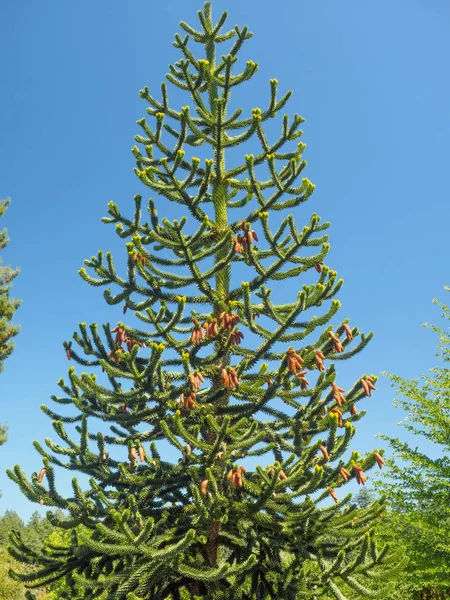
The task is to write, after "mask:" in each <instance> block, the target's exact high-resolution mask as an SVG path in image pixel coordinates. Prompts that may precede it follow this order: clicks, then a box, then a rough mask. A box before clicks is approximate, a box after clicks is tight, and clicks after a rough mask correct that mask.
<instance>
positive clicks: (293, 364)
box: [286, 348, 305, 375]
mask: <svg viewBox="0 0 450 600" xmlns="http://www.w3.org/2000/svg"><path fill="white" fill-rule="evenodd" d="M286 354H287V367H288V369H289V371H290V372H291V373H293V374H294V375H297V371H298V370H301V369H302V365H303V363H304V362H305V361H304V360H303V358H302V357H301V356H300V355H299V354H297V353H296V352H295V350H294V349H293V348H289V350H288V351H287V352H286Z"/></svg>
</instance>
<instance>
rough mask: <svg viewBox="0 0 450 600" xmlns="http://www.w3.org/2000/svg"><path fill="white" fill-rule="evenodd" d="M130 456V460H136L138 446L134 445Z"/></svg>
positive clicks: (129, 452)
mask: <svg viewBox="0 0 450 600" xmlns="http://www.w3.org/2000/svg"><path fill="white" fill-rule="evenodd" d="M128 458H129V459H130V460H136V448H135V447H134V446H132V447H131V448H130V449H129V451H128Z"/></svg>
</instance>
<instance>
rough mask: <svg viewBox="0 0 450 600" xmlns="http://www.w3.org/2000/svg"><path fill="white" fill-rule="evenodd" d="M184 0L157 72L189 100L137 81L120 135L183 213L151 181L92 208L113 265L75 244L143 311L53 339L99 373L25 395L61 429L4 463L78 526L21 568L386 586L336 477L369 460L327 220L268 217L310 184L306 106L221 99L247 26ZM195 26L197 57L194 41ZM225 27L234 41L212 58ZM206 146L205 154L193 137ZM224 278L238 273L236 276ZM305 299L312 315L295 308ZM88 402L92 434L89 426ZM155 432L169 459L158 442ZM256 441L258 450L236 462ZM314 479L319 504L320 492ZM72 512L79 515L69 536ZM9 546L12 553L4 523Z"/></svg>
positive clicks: (158, 580)
mask: <svg viewBox="0 0 450 600" xmlns="http://www.w3.org/2000/svg"><path fill="white" fill-rule="evenodd" d="M199 18H200V29H199V30H195V29H193V28H192V27H190V26H189V25H187V24H186V23H181V27H182V28H183V29H184V30H185V32H186V34H187V35H186V36H185V37H181V36H180V35H176V36H175V42H174V45H175V47H176V48H178V49H179V50H180V52H181V54H182V58H181V59H180V60H179V61H178V62H177V63H176V64H175V65H173V66H171V67H170V73H169V74H168V75H167V78H168V80H169V82H170V83H172V84H173V85H174V86H176V87H177V88H178V89H180V90H182V91H183V92H186V93H187V94H188V95H189V96H190V98H191V101H192V102H193V105H194V107H195V114H194V113H193V111H191V109H190V107H189V106H187V105H186V106H183V107H182V108H181V110H180V111H177V110H175V109H174V108H171V106H170V105H169V99H168V92H167V86H166V84H165V83H163V84H162V98H161V100H157V99H156V98H154V97H153V96H152V95H151V94H150V92H149V90H148V89H147V88H145V89H143V90H142V91H141V93H140V94H141V97H142V98H143V99H145V100H146V101H147V102H148V103H149V108H148V109H147V113H148V115H149V117H150V119H152V120H154V124H155V125H154V128H153V129H152V128H151V126H150V124H149V123H148V122H147V120H146V119H142V120H140V121H138V124H139V125H140V127H141V128H142V135H138V136H137V137H136V141H137V142H138V143H139V144H142V145H143V146H144V148H145V150H144V153H141V151H140V150H139V149H138V148H137V147H136V146H135V147H134V148H133V150H132V151H133V154H134V156H135V157H136V161H137V169H136V175H137V176H138V178H139V179H140V181H141V182H142V183H143V184H144V185H145V186H147V187H148V188H150V190H152V192H154V193H156V194H157V195H158V201H157V205H158V206H157V207H158V209H160V208H161V209H164V208H166V207H167V206H168V205H169V204H172V205H173V206H179V207H180V209H181V210H184V211H186V212H187V213H189V216H190V219H192V220H193V223H194V225H191V224H190V223H189V222H188V217H187V216H186V215H180V217H179V218H178V219H174V220H172V221H171V220H169V219H167V218H160V216H159V215H158V213H157V207H156V203H155V201H154V200H153V199H150V200H149V203H148V216H149V218H148V220H144V219H143V217H142V210H141V206H142V199H141V196H135V198H134V200H135V212H134V216H133V217H132V218H128V217H126V216H125V215H124V214H122V212H121V211H120V210H119V208H118V207H117V205H116V204H115V203H114V202H110V203H109V205H108V206H109V215H110V216H109V217H108V218H105V219H104V221H105V222H106V223H114V224H116V232H117V234H118V235H119V237H120V238H121V239H123V240H129V241H127V243H126V248H127V254H128V265H127V269H128V271H127V276H126V277H125V278H122V277H120V276H119V274H118V273H117V271H116V266H115V264H114V261H113V258H112V255H111V253H107V254H106V256H105V257H104V255H103V253H102V252H99V253H98V255H97V256H94V257H92V258H91V259H90V260H87V261H85V264H86V265H87V266H88V267H90V268H92V269H93V270H94V272H95V273H96V277H93V276H91V275H89V274H88V273H87V271H86V270H85V269H81V271H80V274H81V276H82V277H83V278H84V279H85V280H86V281H87V282H88V283H89V284H91V285H93V286H96V287H98V286H108V285H111V284H114V285H115V286H118V288H119V291H118V293H117V294H112V293H111V291H110V290H109V289H107V290H106V291H105V299H106V302H107V303H108V304H109V305H112V306H116V305H123V309H124V313H125V312H126V310H128V311H130V312H129V313H128V317H129V316H130V313H131V311H132V312H133V313H134V315H135V316H136V317H137V319H138V321H136V322H137V323H140V324H141V325H136V326H133V325H131V324H130V323H125V322H122V321H119V323H118V324H117V326H116V327H111V326H110V325H109V324H106V325H105V326H104V327H103V332H104V338H103V337H102V336H101V335H100V331H99V328H98V325H97V324H92V325H90V326H89V327H87V325H86V324H85V323H81V324H80V332H79V333H75V334H74V340H75V342H76V344H77V345H78V347H79V348H81V351H80V350H78V348H77V349H76V347H75V346H72V342H69V343H65V350H66V353H67V357H68V359H69V360H74V361H76V362H77V363H78V364H80V365H82V366H84V367H86V368H88V369H90V370H91V369H93V368H99V367H100V368H102V369H103V371H104V374H103V375H102V374H99V376H98V377H97V375H96V374H95V373H92V372H91V373H81V375H78V374H77V373H76V372H75V369H74V367H71V368H70V369H69V381H68V382H66V381H63V380H61V381H60V382H59V384H60V387H61V388H62V390H63V391H64V396H63V397H53V400H54V401H55V402H56V403H57V404H59V405H68V406H71V407H72V408H74V409H75V411H76V413H73V412H72V414H71V415H70V416H63V415H60V414H59V413H56V412H53V411H52V410H50V409H49V408H47V407H45V406H44V407H43V410H44V412H46V413H47V414H48V415H49V416H50V418H51V419H52V422H53V427H54V430H55V432H56V433H57V435H58V436H59V437H60V439H61V440H62V442H63V444H62V445H58V444H56V443H54V442H53V441H51V440H50V439H47V440H46V445H47V447H48V449H45V448H43V447H42V446H41V445H40V444H39V443H37V442H35V447H36V448H37V450H38V452H39V453H40V454H41V455H42V457H43V467H42V469H41V471H40V472H39V474H37V473H34V474H33V475H32V477H31V480H29V479H28V478H27V476H26V474H25V473H24V472H23V471H22V470H21V469H20V467H19V466H17V465H16V467H15V468H14V470H13V471H9V472H8V475H9V476H10V477H11V479H13V480H14V481H15V482H17V483H18V485H19V486H20V488H21V490H22V492H23V493H24V494H25V495H26V496H27V497H28V498H29V499H30V500H31V501H33V502H40V503H41V504H45V505H47V506H57V507H60V508H62V509H65V510H68V511H69V512H70V518H69V519H68V520H58V519H56V518H55V517H54V516H53V515H52V514H51V513H50V514H49V518H50V519H51V520H52V522H53V523H54V524H55V525H57V526H59V527H62V528H66V529H67V528H72V529H73V532H74V534H73V536H72V538H71V542H70V544H68V545H67V547H66V548H65V549H64V550H61V548H58V549H57V550H55V551H54V552H53V553H52V551H51V550H49V551H47V552H46V553H44V554H43V555H42V556H41V558H40V562H41V566H42V568H41V569H40V570H39V572H37V573H36V574H35V576H34V580H33V579H32V578H31V577H28V579H27V580H26V581H27V583H28V585H40V584H42V583H46V582H48V581H51V580H54V579H56V578H57V577H63V576H67V580H68V581H69V583H70V585H71V586H73V588H72V589H73V590H74V591H73V597H83V598H98V597H103V596H102V594H104V595H105V597H107V598H108V599H110V600H112V599H114V600H122V599H125V598H127V599H128V600H137V599H139V598H141V599H145V600H150V599H154V600H157V599H163V598H171V599H172V600H180V599H184V598H211V599H219V598H223V599H227V600H233V599H234V600H244V599H248V600H250V599H251V600H256V599H259V598H267V599H275V598H276V599H278V600H282V599H286V600H287V599H294V598H318V597H322V596H323V595H331V596H333V597H334V598H337V599H338V600H342V599H344V598H345V597H347V596H344V594H343V593H342V592H341V591H340V586H341V584H342V586H344V587H345V589H348V590H350V593H352V592H351V591H352V590H353V592H357V593H358V594H361V595H363V596H368V597H372V598H374V597H385V596H384V595H383V590H382V589H381V588H380V585H379V579H376V580H375V579H374V578H375V577H379V576H380V572H381V573H383V570H382V569H383V567H382V566H381V561H382V558H383V557H384V555H385V554H386V548H384V549H383V550H382V551H381V552H379V551H378V550H377V548H376V545H375V542H374V540H373V538H372V537H371V535H370V527H371V525H372V524H373V523H374V521H375V520H376V518H377V516H378V514H379V513H380V511H382V510H383V504H382V502H381V503H380V502H375V503H374V504H373V505H372V506H371V507H369V508H367V509H366V510H365V511H360V512H358V515H359V519H358V521H357V522H356V521H355V519H354V517H355V514H356V512H357V511H358V509H357V508H356V507H352V508H350V509H348V510H346V511H343V510H342V507H343V506H344V505H345V504H346V503H347V502H348V500H349V498H350V495H345V493H340V492H339V488H341V487H342V486H343V485H344V484H345V483H346V482H347V481H348V479H350V478H356V479H357V480H358V482H359V483H361V484H364V483H365V472H366V471H367V470H368V469H370V468H371V467H373V466H374V465H375V464H376V462H378V463H380V464H381V463H382V460H383V459H382V457H381V453H377V452H374V453H369V454H368V455H367V456H364V457H363V456H361V455H360V454H359V453H358V452H356V451H353V452H352V453H351V454H350V456H347V458H344V454H345V453H346V452H347V450H348V448H349V445H350V442H351V440H352V438H353V436H354V434H355V427H354V423H355V422H356V421H358V420H359V419H360V418H361V417H362V416H363V415H364V412H360V413H357V410H356V404H357V403H358V402H359V401H360V400H362V399H363V398H364V397H366V396H370V395H371V391H372V390H373V389H375V386H374V383H375V381H376V377H375V376H373V375H371V376H367V375H363V376H361V377H359V378H358V379H357V381H356V383H355V384H354V385H353V386H352V387H351V389H349V390H348V391H347V393H346V394H345V396H344V390H343V389H342V388H341V387H340V386H339V384H338V380H337V378H336V370H335V367H334V362H335V361H337V360H342V359H346V358H349V357H351V356H352V355H354V354H355V353H357V352H359V351H360V350H362V349H363V348H364V346H365V345H366V344H367V342H368V341H369V339H370V338H371V334H370V335H367V336H365V335H364V334H359V332H358V330H357V328H356V327H352V328H351V327H350V326H349V325H348V319H345V320H344V321H342V322H341V323H340V324H339V325H338V327H337V328H336V329H335V330H334V331H333V326H332V325H330V321H331V320H332V319H333V318H334V317H335V315H336V314H337V312H338V309H339V307H340V303H339V302H338V301H337V300H335V299H333V298H334V296H335V295H336V294H337V292H338V290H339V288H340V287H341V285H342V280H338V279H337V274H336V271H333V270H332V269H330V268H329V267H328V266H326V265H325V264H324V260H325V257H326V255H327V253H328V251H329V245H328V243H327V236H326V235H325V233H324V232H325V231H326V229H328V227H329V223H321V222H320V218H319V217H318V216H317V215H316V214H314V215H312V217H311V218H310V221H309V224H308V225H305V226H304V227H303V229H301V230H299V229H298V228H297V227H296V225H295V221H294V218H293V216H292V215H287V216H285V217H284V219H282V220H281V221H280V220H279V219H278V224H276V222H277V215H278V214H279V213H280V212H282V211H285V210H286V209H291V208H295V207H297V206H299V205H301V204H303V203H304V202H305V201H306V200H307V199H308V198H309V196H310V195H311V193H312V192H313V189H314V186H313V185H312V184H311V183H310V181H309V180H308V179H306V178H303V179H302V181H301V182H300V184H299V185H296V183H295V182H296V180H297V179H298V177H299V176H300V175H301V174H302V172H303V170H304V167H305V165H306V163H305V161H304V160H303V158H302V154H303V151H304V148H305V145H304V144H303V143H302V142H300V143H298V142H297V144H295V145H294V146H293V147H291V146H290V142H294V141H295V140H298V138H299V137H300V136H301V133H302V132H301V130H300V125H301V123H302V122H303V119H302V118H301V117H300V116H298V115H295V116H294V118H293V119H292V120H290V119H289V118H288V116H287V115H285V116H284V117H283V119H282V125H281V135H280V137H279V139H277V140H276V141H274V142H271V141H269V139H268V136H267V135H266V133H265V130H264V124H265V123H266V121H268V120H269V119H273V118H274V117H276V116H277V114H278V113H279V111H280V110H281V109H282V108H283V107H284V106H285V104H286V102H287V101H288V99H289V98H290V96H291V92H288V93H286V94H285V95H284V96H282V97H281V98H279V97H278V95H277V89H278V82H277V80H276V79H272V80H271V81H270V98H269V102H268V107H267V108H266V109H260V108H254V109H253V111H252V114H251V116H249V117H242V112H243V110H242V109H238V110H235V111H234V112H232V111H231V110H230V95H231V93H232V92H233V91H234V90H235V88H236V87H237V86H240V85H243V84H245V83H246V82H248V80H250V79H251V78H252V77H253V75H254V74H255V73H256V71H257V68H258V66H257V64H256V63H255V62H253V61H248V62H247V63H246V65H245V67H244V70H243V71H242V72H241V73H238V74H235V73H234V72H233V69H234V67H235V64H236V61H237V60H238V53H239V51H240V50H241V47H242V45H243V43H244V42H245V40H247V39H249V38H250V37H251V35H252V34H251V33H250V32H249V31H248V29H247V27H244V28H242V29H240V28H239V27H235V28H234V29H232V30H231V31H229V32H225V33H222V27H223V25H224V23H225V21H226V18H227V13H226V12H225V13H224V14H223V15H222V16H221V18H220V19H219V21H218V23H217V24H215V25H214V24H213V21H212V17H211V5H210V3H206V4H205V8H204V11H200V12H199ZM191 38H193V40H194V41H195V42H197V43H198V44H199V45H200V46H201V47H202V48H203V49H204V51H205V54H204V58H200V59H198V58H196V56H195V55H194V54H193V53H192V51H191V49H190V46H189V44H188V42H189V40H190V39H191ZM227 40H233V42H232V46H231V49H230V50H229V52H228V53H227V54H224V55H222V57H221V59H219V58H218V56H219V55H218V46H220V45H221V44H222V43H223V42H226V41H227ZM166 138H167V139H168V140H170V139H172V140H174V147H173V148H170V146H169V142H168V141H166ZM251 138H254V139H255V141H256V143H259V145H260V149H259V150H258V151H257V152H256V153H255V154H250V153H248V154H247V155H246V156H245V159H244V160H243V162H240V163H239V164H236V165H235V166H230V164H229V161H226V157H228V158H229V159H230V160H233V157H234V159H236V160H237V159H238V157H239V156H241V155H240V154H239V152H240V149H241V147H242V146H243V145H244V144H245V143H247V142H249V140H250V139H251ZM204 149H205V156H206V160H205V161H204V163H203V164H202V161H201V160H200V158H197V157H196V156H195V155H194V156H192V155H191V154H193V153H194V152H195V153H200V152H203V150H204ZM264 173H265V178H263V176H264ZM163 199H165V200H166V201H167V202H166V204H164V203H163ZM169 211H172V214H173V208H169ZM271 219H274V220H275V225H274V226H271V225H270V224H269V222H270V220H271ZM260 242H261V245H259V244H260ZM314 252H315V253H314ZM300 253H302V254H300ZM236 276H239V279H241V278H244V277H247V276H248V280H247V281H244V282H243V283H242V284H240V285H239V284H237V285H235V278H236ZM308 277H309V278H310V279H311V283H310V284H306V283H305V285H304V286H303V288H302V289H301V290H300V291H299V292H298V294H297V297H296V298H294V299H293V300H291V301H285V302H284V303H279V302H278V301H277V299H276V298H275V296H276V295H277V294H276V292H277V291H278V292H279V291H280V286H283V285H284V283H285V282H287V281H288V280H292V281H299V280H300V278H305V279H304V281H305V280H306V279H307V278H308ZM270 282H273V284H275V285H276V286H277V287H278V290H275V292H274V293H273V292H272V289H271V288H270V287H268V286H269V283H270ZM294 285H295V284H294ZM286 291H287V290H284V289H283V291H282V294H281V295H282V296H284V295H286ZM278 295H280V294H278ZM322 305H327V306H328V307H327V308H326V309H325V310H324V311H323V314H321V315H320V316H311V315H310V314H309V315H308V310H309V309H312V308H313V307H321V306H322ZM358 336H360V337H359V341H356V338H357V337H358ZM244 340H245V341H244ZM307 340H308V341H307ZM83 353H84V355H85V356H86V357H83ZM98 420H100V421H103V422H104V423H105V424H107V425H109V426H110V429H109V430H108V431H107V433H106V430H105V431H103V430H102V431H99V430H98V429H97V430H95V429H94V428H95V427H97V425H96V424H95V423H96V422H98ZM71 424H75V428H76V432H77V436H78V438H79V439H76V440H74V439H72V435H71V434H70V432H69V427H70V425H71ZM164 442H167V443H168V444H171V445H172V446H173V447H174V448H175V451H176V452H177V453H179V457H180V458H179V460H178V461H175V462H171V461H170V460H168V457H166V456H164V455H163V453H164V452H166V450H167V443H166V444H164ZM258 457H265V458H263V459H262V460H264V461H265V465H264V466H259V465H257V464H256V468H251V465H252V464H254V463H256V461H257V459H258ZM55 466H59V467H62V468H65V469H67V470H69V471H71V472H79V473H81V474H83V475H85V476H88V477H89V483H88V484H87V487H86V486H85V487H84V488H83V486H82V484H81V483H80V481H79V480H78V479H77V478H74V479H73V480H72V485H73V495H72V496H71V497H69V498H65V497H63V496H61V495H60V494H59V493H58V490H57V486H56V479H55V475H56V473H55ZM330 498H332V499H333V500H334V501H335V504H333V505H332V506H327V505H321V504H320V503H322V502H323V501H326V500H327V499H330ZM355 511H356V512H355ZM79 525H83V526H84V527H87V528H88V529H90V530H91V532H92V535H91V536H90V537H87V538H86V539H85V540H84V541H80V540H79V539H78V537H77V535H76V533H75V529H76V527H77V526H79ZM12 552H13V553H14V555H15V556H16V557H22V558H23V560H29V559H30V555H29V553H28V551H27V549H26V547H25V545H24V544H23V543H22V542H21V540H20V537H19V536H13V547H12ZM33 560H36V557H35V556H34V557H33ZM380 569H381V571H380ZM375 581H376V584H374V582H375ZM33 582H34V583H33ZM76 589H78V590H83V591H82V594H81V592H75V590H76ZM78 593H80V594H81V595H77V594H78ZM348 597H352V596H348Z"/></svg>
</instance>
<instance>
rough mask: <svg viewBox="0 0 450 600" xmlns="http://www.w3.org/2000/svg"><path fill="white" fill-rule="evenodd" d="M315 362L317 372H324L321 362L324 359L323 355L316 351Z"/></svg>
mask: <svg viewBox="0 0 450 600" xmlns="http://www.w3.org/2000/svg"><path fill="white" fill-rule="evenodd" d="M314 358H315V361H316V367H317V368H318V369H319V371H324V370H325V366H324V364H323V361H324V359H325V355H324V353H323V352H322V351H321V350H316V354H315V357H314Z"/></svg>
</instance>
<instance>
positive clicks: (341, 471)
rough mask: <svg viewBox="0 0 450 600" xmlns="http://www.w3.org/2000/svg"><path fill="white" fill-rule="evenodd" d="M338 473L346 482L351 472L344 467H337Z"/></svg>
mask: <svg viewBox="0 0 450 600" xmlns="http://www.w3.org/2000/svg"><path fill="white" fill-rule="evenodd" d="M339 474H340V476H341V477H342V479H343V480H344V481H345V483H347V481H348V479H349V477H351V474H350V473H349V472H348V471H347V469H344V467H342V468H341V469H339Z"/></svg>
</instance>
